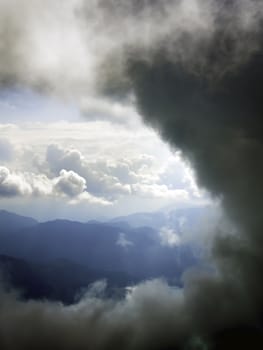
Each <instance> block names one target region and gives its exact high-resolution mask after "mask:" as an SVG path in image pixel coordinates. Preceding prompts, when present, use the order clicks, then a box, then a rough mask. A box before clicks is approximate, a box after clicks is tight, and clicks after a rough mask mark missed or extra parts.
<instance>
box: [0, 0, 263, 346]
mask: <svg viewBox="0 0 263 350" xmlns="http://www.w3.org/2000/svg"><path fill="white" fill-rule="evenodd" d="M11 3H13V5H14V4H15V3H16V2H15V1H11ZM0 4H1V9H2V11H1V15H0V16H1V18H2V17H3V18H4V21H1V26H0V27H1V30H0V35H1V37H2V38H4V40H3V41H2V45H1V47H0V53H1V56H0V57H1V58H0V75H1V78H2V79H1V80H2V81H3V82H6V81H9V82H10V81H16V82H19V83H24V84H29V85H31V86H32V85H33V86H37V87H39V86H45V87H46V86H49V87H50V89H51V90H52V91H55V92H56V93H58V94H61V95H62V96H64V95H65V93H66V95H70V96H71V97H73V98H75V99H76V101H77V103H79V101H80V100H81V98H83V93H84V92H83V91H86V90H87V91H90V90H88V88H90V86H91V85H92V86H93V87H94V85H95V86H96V87H99V89H102V90H103V91H104V92H107V93H109V94H113V93H118V92H119V90H118V89H119V87H122V91H121V93H119V95H118V98H121V97H122V95H123V94H124V93H123V91H124V92H125V93H126V92H128V95H130V94H132V95H135V100H136V103H137V106H138V109H139V111H140V113H141V115H142V116H143V119H144V120H145V122H146V123H147V124H149V125H150V126H152V127H154V128H155V129H156V130H158V132H159V133H160V134H161V136H162V137H163V138H164V139H165V140H166V141H168V142H169V143H170V144H171V145H173V146H176V147H178V148H179V149H181V150H182V152H183V154H184V156H185V157H186V158H187V159H188V160H189V161H190V162H191V164H192V165H193V166H194V168H195V171H196V174H197V177H198V179H199V183H200V184H201V185H202V186H204V187H206V188H207V189H208V190H209V191H211V193H212V194H213V195H214V196H216V197H219V198H220V199H221V200H222V204H223V206H224V209H225V212H226V215H227V216H228V217H229V218H230V219H231V220H232V221H233V222H234V223H235V226H236V229H237V232H236V233H229V234H228V235H226V234H222V233H219V234H218V235H217V236H216V238H215V243H214V249H213V259H214V260H215V261H216V263H217V265H216V273H215V274H214V275H213V276H211V275H209V274H205V275H200V274H197V276H193V275H191V274H190V273H188V275H186V277H185V289H184V291H183V293H182V292H181V294H180V293H179V294H180V295H178V294H176V297H174V295H173V294H171V291H170V289H169V288H168V287H167V286H166V287H165V286H163V284H158V286H156V285H154V284H151V283H146V284H145V285H144V286H143V287H137V290H135V291H134V293H135V294H132V297H131V299H129V298H128V299H127V301H126V302H125V303H124V304H118V305H116V304H114V305H113V306H112V304H111V303H110V302H109V303H110V304H108V302H103V301H102V300H99V301H98V300H97V301H96V312H95V313H93V311H92V310H93V307H92V306H91V304H90V303H89V302H88V301H87V300H86V302H87V304H85V301H83V304H81V305H82V306H83V305H84V306H83V308H82V307H81V308H78V307H77V308H76V309H75V311H74V312H72V311H70V312H68V309H65V308H63V307H61V306H58V305H53V304H48V303H22V302H18V301H16V300H14V299H13V298H11V297H7V299H4V300H5V301H6V303H5V304H1V310H2V312H1V315H3V317H2V319H1V341H2V344H3V348H7V349H9V348H10V349H11V348H12V349H14V348H15V347H17V348H23V347H24V348H28V347H32V344H35V341H36V342H37V344H38V345H37V347H38V348H39V344H40V345H41V344H44V345H43V346H44V347H45V346H46V347H49V348H51V347H56V348H59V347H61V348H64V349H67V348H74V349H78V348H80V349H81V348H83V347H86V346H88V347H90V348H92V349H94V348H95V349H96V348H98V349H109V348H111V347H115V348H116V349H118V348H126V349H140V348H144V349H145V348H156V349H159V348H160V349H163V348H165V347H167V348H168V347H169V346H173V345H176V344H178V342H179V343H180V341H181V340H182V339H184V337H185V336H186V335H189V334H190V335H191V334H207V333H209V332H210V331H211V332H213V331H216V330H218V329H220V328H221V327H226V326H233V325H235V324H238V323H239V322H242V321H244V320H245V321H250V320H256V319H257V316H259V315H260V313H261V312H262V306H263V305H262V302H263V300H262V299H263V298H262V295H263V280H262V276H263V254H262V251H261V247H262V241H263V238H262V237H263V236H262V230H263V219H262V214H261V208H262V207H263V199H262V198H263V197H262V193H263V181H262V179H263V137H262V132H263V130H262V128H263V123H262V112H263V107H262V97H263V96H262V95H263V92H262V91H263V89H262V85H263V69H262V68H263V48H262V34H263V29H262V19H263V5H262V2H261V1H257V0H247V1H245V0H240V1H234V0H232V1H216V0H205V1H201V0H200V1H198V0H191V1H168V0H167V1H132V2H130V1H92V2H82V1H72V2H68V5H67V6H65V7H63V8H60V7H59V6H55V5H54V2H50V1H47V2H45V5H43V4H44V3H43V2H41V3H40V2H38V1H36V2H34V1H28V2H24V1H23V4H24V5H25V6H24V8H23V14H24V15H25V16H24V19H23V16H21V14H20V13H19V14H18V12H17V11H15V10H14V7H12V6H10V5H9V2H6V1H1V3H0ZM36 4H38V6H36ZM55 4H56V3H55ZM25 18H26V19H28V21H27V22H26V24H27V25H25V22H24V21H25ZM36 18H37V20H36ZM61 28H66V29H64V30H66V33H67V34H69V33H70V34H71V35H69V36H68V40H67V41H66V42H65V40H64V41H63V40H62V38H64V37H65V33H64V32H61ZM91 38H93V39H94V38H96V40H95V44H93V43H94V40H93V41H91V40H90V39H91ZM88 43H89V45H88ZM72 50H74V53H75V55H72V52H73V51H72ZM2 53H3V55H2ZM83 55H84V56H83ZM83 57H84V58H86V59H83ZM94 57H95V61H94ZM86 62H89V64H88V65H86ZM94 62H95V63H94ZM90 68H93V69H94V70H92V72H91V73H90V75H85V73H87V72H88V69H90ZM93 73H94V74H93ZM91 77H92V79H91ZM90 79H91V80H92V81H90ZM93 80H95V84H94V85H93V83H94V81H93ZM120 96H121V97H120ZM135 297H136V298H135ZM8 298H11V299H8ZM134 298H135V299H134ZM8 300H10V302H9V303H8ZM5 305H8V307H6V306H5ZM85 305H86V306H85ZM120 305H121V306H120ZM71 310H74V308H73V309H71ZM109 310H110V311H109ZM123 310H125V312H124V311H123ZM18 325H19V326H18ZM21 325H22V328H21ZM32 327H33V329H34V332H32ZM33 333H34V334H36V335H37V336H36V338H35V337H34V335H32V334H33ZM39 334H40V335H41V336H42V335H45V339H43V342H42V341H41V342H39ZM16 342H17V343H16ZM83 344H85V345H83ZM87 344H88V345H87ZM33 346H35V345H33Z"/></svg>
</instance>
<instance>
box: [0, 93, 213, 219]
mask: <svg viewBox="0 0 263 350" xmlns="http://www.w3.org/2000/svg"><path fill="white" fill-rule="evenodd" d="M0 130H1V132H0V135H1V139H0V160H1V167H0V173H1V182H0V206H1V207H2V208H3V209H7V210H10V211H14V212H17V213H20V214H23V215H28V216H30V215H31V216H33V217H35V218H37V219H39V220H50V219H55V218H70V219H74V220H80V221H85V220H89V219H99V218H101V219H103V218H104V219H105V218H110V217H117V216H122V215H128V214H131V213H134V212H144V211H146V212H147V211H157V210H160V209H163V208H165V207H167V206H169V205H172V206H173V207H174V208H182V207H193V206H201V205H206V204H208V203H209V199H208V195H207V194H206V193H205V191H204V190H203V191H202V190H200V189H199V188H198V186H197V184H196V180H195V177H194V172H193V170H192V168H191V167H190V165H189V163H187V162H186V161H184V160H183V157H182V155H181V153H180V152H179V151H178V150H177V149H176V148H174V147H173V148H172V147H170V146H169V145H168V144H167V143H165V142H164V141H163V140H161V138H160V136H159V135H158V133H157V132H156V131H154V130H153V129H152V128H150V127H147V126H145V125H144V124H143V122H142V120H141V116H140V115H139V114H138V113H137V111H136V108H135V106H134V105H132V104H131V103H130V104H126V105H125V104H123V103H120V102H112V101H107V100H106V99H102V98H96V99H95V98H93V99H92V100H90V101H89V104H86V110H85V114H84V113H83V112H81V111H80V110H79V108H78V106H77V105H74V104H73V103H69V102H67V101H63V100H59V99H58V98H55V97H50V96H45V95H43V94H40V93H36V92H34V91H33V90H31V89H25V88H21V87H20V88H10V89H5V90H2V91H1V94H0Z"/></svg>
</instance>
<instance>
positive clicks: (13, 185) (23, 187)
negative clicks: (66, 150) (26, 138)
mask: <svg viewBox="0 0 263 350" xmlns="http://www.w3.org/2000/svg"><path fill="white" fill-rule="evenodd" d="M1 197H2V198H12V197H25V198H30V197H31V198H45V197H50V198H52V197H53V198H56V197H67V198H68V200H69V203H72V204H74V203H78V202H79V201H86V202H87V203H93V204H99V205H109V204H110V202H108V201H106V200H105V199H103V198H96V197H95V196H93V195H91V194H90V193H88V192H87V191H86V181H85V179H83V178H82V177H81V176H79V175H78V174H77V173H75V172H74V171H66V170H64V169H62V170H61V171H60V173H59V176H57V177H53V178H49V177H47V176H46V175H45V174H35V173H28V172H17V171H10V170H9V169H8V168H6V167H0V198H1Z"/></svg>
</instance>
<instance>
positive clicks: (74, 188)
mask: <svg viewBox="0 0 263 350" xmlns="http://www.w3.org/2000/svg"><path fill="white" fill-rule="evenodd" d="M55 188H56V190H58V192H62V193H65V194H66V195H68V196H69V197H75V196H78V195H79V194H81V193H82V192H84V191H85V189H86V180H85V179H83V177H81V176H79V175H78V174H76V173H75V172H74V171H72V170H71V171H67V170H64V169H63V170H61V171H60V173H59V177H58V178H57V179H56V184H55Z"/></svg>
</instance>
